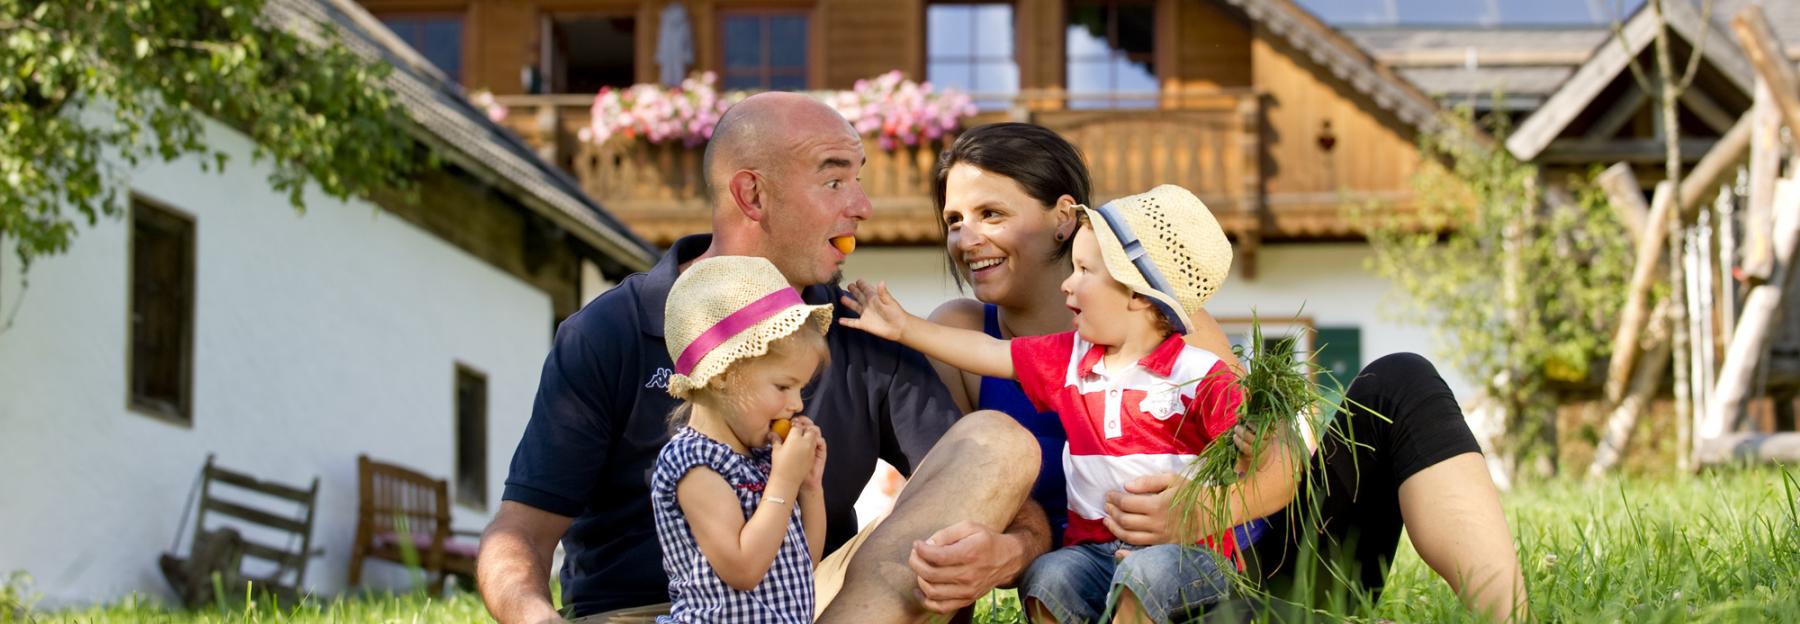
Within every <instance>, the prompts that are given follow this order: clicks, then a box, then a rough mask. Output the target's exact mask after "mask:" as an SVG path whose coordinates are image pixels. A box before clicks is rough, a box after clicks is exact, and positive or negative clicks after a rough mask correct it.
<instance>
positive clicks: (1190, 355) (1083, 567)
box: [841, 185, 1242, 622]
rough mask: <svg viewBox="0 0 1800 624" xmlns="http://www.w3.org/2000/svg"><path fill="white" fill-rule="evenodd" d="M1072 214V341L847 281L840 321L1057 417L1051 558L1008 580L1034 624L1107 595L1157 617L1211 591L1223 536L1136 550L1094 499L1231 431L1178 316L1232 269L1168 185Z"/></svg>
mask: <svg viewBox="0 0 1800 624" xmlns="http://www.w3.org/2000/svg"><path fill="white" fill-rule="evenodd" d="M1080 216H1081V217H1084V218H1083V219H1082V224H1083V227H1081V228H1080V229H1079V230H1078V231H1077V232H1076V234H1075V245H1074V249H1073V253H1072V255H1071V258H1072V261H1073V265H1074V267H1073V268H1074V271H1073V272H1072V273H1071V274H1070V275H1069V278H1068V279H1067V280H1065V281H1064V282H1063V283H1062V292H1063V295H1064V296H1065V297H1067V300H1068V305H1069V308H1070V309H1071V310H1073V311H1074V312H1075V331H1072V332H1065V333H1061V334H1054V335H1049V336H1031V337H1020V338H1015V339H1013V340H1010V341H1007V340H999V339H996V338H992V337H989V336H987V335H985V334H983V333H981V332H975V331H967V330H961V329H954V328H949V327H944V326H941V325H936V324H933V323H931V322H930V321H926V320H924V319H921V318H918V317H915V316H912V315H910V314H907V313H906V311H905V310H904V309H902V308H901V307H900V305H899V304H898V303H897V302H895V301H894V299H893V297H892V296H891V295H889V294H888V292H887V288H886V285H882V286H880V287H878V288H877V287H871V286H869V285H868V284H865V283H862V282H857V283H855V284H852V285H851V287H850V292H851V293H852V294H853V295H854V296H855V298H856V300H855V301H854V302H850V303H851V304H852V305H851V307H852V309H856V310H857V311H859V312H860V316H861V318H857V319H851V318H845V319H843V320H842V321H841V322H842V323H843V324H844V325H846V326H849V327H855V328H858V329H862V330H864V331H868V332H870V333H872V334H875V335H878V336H882V337H885V338H888V339H890V340H896V341H899V342H901V343H903V344H905V345H906V346H908V347H912V348H913V349H917V350H918V351H920V352H922V353H924V354H925V355H927V356H929V357H932V358H935V359H937V360H939V361H942V362H944V363H947V364H950V365H951V366H955V367H957V368H959V369H962V370H965V371H969V372H972V373H975V374H979V375H984V376H990V377H1005V378H1011V379H1017V380H1018V381H1019V385H1020V386H1021V387H1023V388H1024V389H1025V394H1026V396H1027V397H1029V398H1030V399H1031V401H1032V403H1033V404H1035V405H1036V406H1037V408H1038V409H1039V410H1042V411H1055V412H1057V413H1058V415H1059V416H1060V417H1061V420H1062V425H1063V427H1064V428H1065V429H1066V430H1067V431H1068V435H1069V441H1068V444H1067V446H1065V447H1064V448H1063V451H1062V454H1063V468H1064V471H1065V472H1066V473H1067V475H1068V497H1069V527H1068V530H1067V532H1066V533H1065V534H1064V536H1063V546H1064V548H1062V549H1060V550H1057V551H1054V552H1051V553H1049V554H1046V555H1044V556H1043V557H1040V558H1038V560H1037V561H1035V562H1033V563H1032V565H1031V567H1030V568H1029V569H1028V570H1027V571H1026V573H1025V578H1024V581H1023V583H1021V586H1020V596H1021V599H1023V600H1024V601H1025V605H1026V608H1027V612H1028V613H1031V614H1033V618H1034V619H1039V620H1041V619H1043V618H1044V617H1045V616H1052V617H1054V618H1055V620H1056V621H1059V622H1091V621H1095V620H1097V619H1098V618H1099V617H1100V616H1101V614H1102V613H1104V612H1105V611H1106V608H1107V607H1108V606H1109V605H1108V602H1109V600H1108V599H1109V597H1111V596H1115V595H1128V596H1130V597H1131V598H1133V600H1128V601H1121V602H1120V603H1119V604H1118V605H1117V606H1118V608H1119V609H1121V610H1122V611H1136V610H1139V609H1141V610H1142V611H1141V616H1145V617H1148V619H1151V620H1154V621H1158V622H1166V621H1169V620H1171V619H1175V618H1177V617H1180V615H1181V614H1182V612H1183V611H1184V610H1185V609H1186V608H1187V607H1190V606H1193V605H1200V604H1210V603H1215V602H1217V601H1218V600H1219V599H1221V598H1223V597H1224V595H1225V592H1226V581H1225V573H1224V571H1223V569H1222V567H1223V565H1225V564H1224V561H1225V560H1227V559H1229V558H1231V557H1232V554H1233V552H1234V551H1235V545H1234V544H1233V539H1232V536H1231V535H1230V534H1229V533H1227V534H1226V535H1224V536H1222V538H1221V539H1219V540H1210V539H1208V540H1202V541H1201V543H1202V544H1205V545H1208V546H1211V547H1212V549H1213V550H1214V551H1216V552H1217V553H1218V554H1219V555H1220V557H1217V558H1215V557H1213V556H1212V554H1211V553H1208V552H1206V551H1203V550H1196V549H1193V548H1188V547H1184V546H1183V545H1179V544H1165V545H1158V546H1152V547H1149V548H1144V549H1141V550H1134V549H1133V547H1131V546H1128V545H1126V544H1124V543H1123V541H1122V540H1120V539H1119V537H1117V536H1115V533H1114V530H1113V529H1112V528H1109V527H1108V526H1107V524H1108V522H1109V520H1108V519H1107V518H1106V498H1105V497H1106V494H1107V493H1108V492H1115V491H1123V490H1124V489H1125V484H1126V483H1128V482H1130V481H1131V480H1132V479H1134V478H1137V477H1140V476H1144V475H1150V474H1157V473H1178V474H1179V473H1184V472H1186V471H1187V468H1188V465H1189V463H1191V462H1192V461H1193V459H1194V458H1195V456H1196V455H1198V454H1199V453H1200V451H1201V450H1202V449H1204V448H1205V447H1206V445H1207V444H1209V443H1211V442H1212V441H1213V440H1214V439H1216V438H1218V437H1219V436H1221V435H1224V434H1225V433H1226V432H1227V431H1229V430H1230V429H1231V427H1232V426H1233V425H1235V424H1236V422H1237V416H1236V414H1237V408H1238V404H1239V403H1240V402H1241V401H1242V398H1241V395H1240V393H1239V391H1238V389H1237V384H1236V383H1235V377H1234V376H1233V373H1232V371H1231V368H1230V367H1229V366H1228V365H1227V363H1226V362H1224V361H1222V360H1220V359H1219V358H1218V357H1217V356H1215V355H1213V354H1211V353H1209V352H1207V351H1205V350H1202V349H1198V348H1195V347H1190V346H1188V345H1186V344H1185V343H1183V342H1182V335H1183V334H1185V333H1186V331H1187V328H1188V327H1189V326H1190V325H1191V321H1190V314H1191V313H1193V312H1196V311H1198V310H1200V309H1201V306H1202V304H1204V303H1205V302H1206V300H1207V299H1208V298H1209V297H1211V296H1212V294H1213V292H1214V291H1216V290H1217V289H1218V287H1219V285H1220V284H1222V283H1223V282H1224V281H1225V276H1226V274H1227V273H1229V272H1230V270H1231V246H1230V244H1229V243H1228V242H1227V241H1226V239H1225V232H1224V230H1222V229H1220V227H1219V224H1218V221H1216V220H1215V219H1214V218H1213V216H1212V213H1211V212H1209V211H1208V210H1207V209H1206V205H1205V204H1203V203H1201V202H1200V199H1199V198H1197V197H1194V194H1193V193H1190V192H1188V191H1187V190H1186V189H1183V188H1181V187H1178V186H1172V185H1163V186H1158V187H1156V188H1154V189H1151V190H1150V191H1149V192H1146V193H1143V194H1139V195H1133V196H1130V197H1125V198H1122V199H1119V200H1116V201H1113V202H1110V203H1108V204H1106V205H1104V206H1101V207H1100V208H1099V209H1097V210H1096V209H1092V208H1085V207H1084V208H1083V209H1082V211H1081V215H1080ZM1127 552H1130V556H1129V557H1124V555H1125V554H1126V553H1127ZM1115 554H1117V555H1118V556H1120V557H1124V558H1123V559H1122V560H1121V559H1115ZM1115 588H1118V589H1119V590H1120V591H1115ZM1124 592H1129V593H1128V594H1125V593H1124Z"/></svg>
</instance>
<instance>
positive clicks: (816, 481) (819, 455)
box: [793, 416, 825, 491]
mask: <svg viewBox="0 0 1800 624" xmlns="http://www.w3.org/2000/svg"><path fill="white" fill-rule="evenodd" d="M793 424H794V425H795V426H796V427H810V428H812V429H813V430H814V431H818V432H819V444H818V445H817V446H814V447H813V463H812V471H811V472H809V473H807V475H806V482H805V483H802V484H801V485H800V488H801V489H802V490H817V491H822V489H823V487H824V483H825V431H824V430H823V429H819V426H818V425H816V424H813V421H812V419H811V418H807V417H805V416H795V417H794V420H793Z"/></svg>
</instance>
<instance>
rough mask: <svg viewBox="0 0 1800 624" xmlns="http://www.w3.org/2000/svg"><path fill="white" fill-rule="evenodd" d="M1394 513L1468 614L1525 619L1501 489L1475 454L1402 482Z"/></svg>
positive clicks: (1521, 586)
mask: <svg viewBox="0 0 1800 624" xmlns="http://www.w3.org/2000/svg"><path fill="white" fill-rule="evenodd" d="M1400 515H1401V517H1402V518H1403V519H1404V520H1405V522H1406V532H1407V535H1410V536H1411V537H1412V543H1413V548H1414V549H1416V550H1418V551H1419V558H1420V559H1423V560H1425V564H1426V565H1428V566H1431V569H1432V570H1435V571H1436V572H1437V573H1438V576H1441V577H1444V580H1446V581H1449V582H1450V588H1451V589H1452V590H1455V591H1456V594H1457V595H1458V596H1460V597H1461V598H1462V601H1463V604H1464V605H1466V606H1468V608H1469V610H1470V611H1474V612H1476V613H1480V614H1483V615H1485V616H1488V617H1491V618H1493V619H1494V620H1495V621H1502V622H1504V621H1525V620H1526V619H1527V615H1526V602H1525V578H1524V576H1523V575H1522V574H1521V573H1520V571H1519V554H1518V550H1517V549H1516V548H1515V547H1514V546H1513V538H1512V531H1510V530H1508V529H1507V526H1506V513H1505V512H1504V511H1502V510H1501V508H1500V493H1499V491H1498V490H1496V489H1495V488H1494V482H1493V480H1492V479H1490V478H1489V477H1488V471H1487V462H1486V461H1484V460H1482V458H1481V454H1479V453H1464V454H1462V455H1458V456H1456V457H1452V458H1450V459H1446V460H1444V461H1441V462H1438V463H1437V464H1435V465H1433V466H1431V467H1430V468H1426V469H1424V470H1421V471H1419V472H1418V473H1417V474H1414V475H1413V476H1411V477H1407V479H1406V481H1405V482H1403V483H1401V484H1400Z"/></svg>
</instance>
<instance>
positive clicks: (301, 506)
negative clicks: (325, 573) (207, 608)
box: [160, 454, 323, 607]
mask: <svg viewBox="0 0 1800 624" xmlns="http://www.w3.org/2000/svg"><path fill="white" fill-rule="evenodd" d="M220 486H228V487H220ZM318 498H319V478H318V477H313V480H312V485H311V486H309V487H308V488H306V489H300V488H296V487H293V486H289V485H283V484H280V483H274V482H270V481H264V480H261V479H258V478H256V477H253V476H251V475H249V474H245V473H242V472H238V471H235V470H230V469H226V468H222V467H220V466H218V465H216V464H214V463H213V456H212V455H210V454H209V455H207V456H206V465H205V466H204V467H203V468H201V470H200V483H199V500H200V503H199V507H198V510H199V512H198V514H197V515H196V518H195V520H194V534H193V539H192V540H191V541H190V542H189V547H188V556H187V557H178V556H176V555H175V554H174V553H173V552H170V553H165V554H164V555H163V556H162V558H161V561H160V567H161V568H162V572H163V576H164V577H165V578H167V579H168V580H169V584H170V585H171V586H173V587H174V589H175V592H176V593H177V594H178V595H179V596H180V597H181V600H182V602H183V603H185V604H186V605H188V606H189V607H198V606H201V605H206V604H210V603H212V601H213V600H214V598H215V596H214V588H213V574H215V573H216V574H218V575H219V581H220V585H221V587H222V588H223V590H224V592H225V593H226V594H228V595H234V596H235V595H242V592H243V591H244V584H245V583H246V582H247V583H249V584H250V586H251V589H252V590H253V591H256V592H259V593H266V594H268V595H270V596H273V597H274V598H275V599H276V600H277V601H278V602H279V604H281V605H284V606H290V605H293V604H296V603H297V602H298V601H299V598H300V593H301V588H303V587H304V585H305V582H306V565H307V562H309V561H311V560H312V558H313V557H316V556H318V555H321V554H323V551H315V550H313V549H312V527H313V516H314V511H315V509H316V508H317V502H318ZM271 509H274V510H276V511H271ZM283 542H285V543H283ZM275 544H282V545H280V546H277V545H275ZM258 561H260V562H261V563H255V562H258Z"/></svg>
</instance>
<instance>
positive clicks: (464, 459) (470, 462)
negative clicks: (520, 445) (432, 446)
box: [456, 365, 488, 510]
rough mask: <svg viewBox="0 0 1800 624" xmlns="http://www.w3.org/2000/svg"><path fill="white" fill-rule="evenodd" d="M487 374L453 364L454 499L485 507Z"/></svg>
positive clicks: (468, 504)
mask: <svg viewBox="0 0 1800 624" xmlns="http://www.w3.org/2000/svg"><path fill="white" fill-rule="evenodd" d="M487 405H488V400H487V376H486V375H483V374H481V373H480V372H477V371H475V370H474V369H471V368H469V367H467V366H462V365H457V367H456V502H457V503H458V504H461V505H466V506H468V507H471V508H474V509H481V510H485V509H487Z"/></svg>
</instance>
